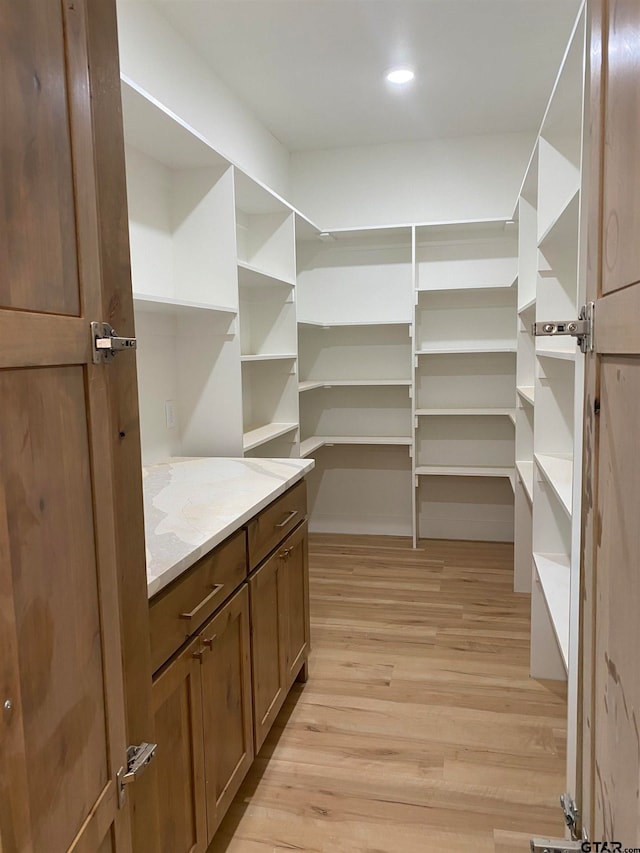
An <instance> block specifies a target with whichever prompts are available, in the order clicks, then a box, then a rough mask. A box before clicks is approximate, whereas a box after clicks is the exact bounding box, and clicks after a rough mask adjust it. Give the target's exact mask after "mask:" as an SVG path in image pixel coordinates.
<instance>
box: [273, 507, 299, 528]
mask: <svg viewBox="0 0 640 853" xmlns="http://www.w3.org/2000/svg"><path fill="white" fill-rule="evenodd" d="M299 512H300V510H297V509H292V510H291V512H290V513H288V515H287V517H286V518H285V520H284V521H281V522H280V524H276V530H281V529H282V528H283V527H286V526H287V524H289V522H290V521H292V520H293V519H294V518H295V517H296V515H297V514H298V513H299Z"/></svg>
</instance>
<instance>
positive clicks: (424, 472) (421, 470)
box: [416, 465, 513, 479]
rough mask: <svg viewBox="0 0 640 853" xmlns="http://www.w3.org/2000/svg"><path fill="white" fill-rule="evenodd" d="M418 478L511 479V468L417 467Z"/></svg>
mask: <svg viewBox="0 0 640 853" xmlns="http://www.w3.org/2000/svg"><path fill="white" fill-rule="evenodd" d="M416 474H418V475H419V476H439V477H506V478H507V479H510V478H511V477H513V468H497V467H491V466H473V467H472V466H464V465H419V466H418V467H417V468H416Z"/></svg>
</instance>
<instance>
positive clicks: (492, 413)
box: [415, 408, 515, 420]
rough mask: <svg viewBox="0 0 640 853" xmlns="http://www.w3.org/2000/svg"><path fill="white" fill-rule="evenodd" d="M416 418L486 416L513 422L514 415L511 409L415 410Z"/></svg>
mask: <svg viewBox="0 0 640 853" xmlns="http://www.w3.org/2000/svg"><path fill="white" fill-rule="evenodd" d="M415 413H416V416H417V417H430V416H439V415H453V416H456V417H457V416H458V415H460V416H472V417H473V416H476V415H478V416H485V415H486V416H488V417H502V416H505V417H508V418H510V419H511V420H514V418H515V413H514V410H513V409H507V408H504V409H503V408H497V409H489V408H486V409H481V408H478V409H416V412H415Z"/></svg>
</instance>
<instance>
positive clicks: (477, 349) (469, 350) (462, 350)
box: [415, 341, 516, 355]
mask: <svg viewBox="0 0 640 853" xmlns="http://www.w3.org/2000/svg"><path fill="white" fill-rule="evenodd" d="M492 352H508V353H515V352H516V342H515V341H513V342H509V343H505V344H490V345H488V346H487V345H485V346H483V345H481V344H475V345H473V344H472V345H469V346H463V345H461V344H455V343H452V344H450V345H449V346H434V347H426V348H423V349H419V350H416V353H415V354H416V355H456V354H475V353H492Z"/></svg>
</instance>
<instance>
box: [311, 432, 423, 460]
mask: <svg viewBox="0 0 640 853" xmlns="http://www.w3.org/2000/svg"><path fill="white" fill-rule="evenodd" d="M332 444H354V445H368V444H371V445H386V446H389V447H411V445H412V444H413V440H412V439H411V437H410V436H394V435H314V436H312V437H311V438H307V439H305V440H304V441H301V442H300V456H308V455H309V454H310V453H313V452H314V450H318V449H319V448H321V447H324V446H326V445H332Z"/></svg>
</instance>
